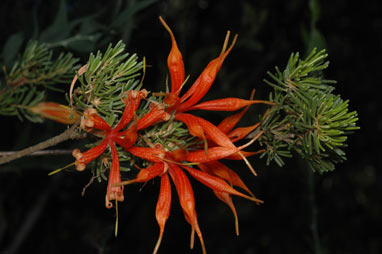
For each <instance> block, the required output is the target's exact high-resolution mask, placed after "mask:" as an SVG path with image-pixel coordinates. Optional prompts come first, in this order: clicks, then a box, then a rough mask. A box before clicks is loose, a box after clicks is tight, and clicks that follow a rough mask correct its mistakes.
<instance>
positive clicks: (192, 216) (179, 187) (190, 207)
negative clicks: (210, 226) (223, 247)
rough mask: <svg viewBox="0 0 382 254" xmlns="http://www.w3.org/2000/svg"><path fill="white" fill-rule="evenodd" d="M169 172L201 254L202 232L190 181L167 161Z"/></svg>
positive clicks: (203, 248)
mask: <svg viewBox="0 0 382 254" xmlns="http://www.w3.org/2000/svg"><path fill="white" fill-rule="evenodd" d="M169 173H170V176H171V178H172V179H173V182H174V184H175V188H176V191H177V192H178V197H179V202H180V205H181V207H182V210H183V213H184V215H185V217H186V220H187V221H188V223H190V225H191V227H192V229H193V231H194V230H195V231H196V234H197V235H198V237H199V240H200V244H201V245H202V250H203V254H205V253H206V248H205V245H204V241H203V236H202V232H201V231H200V228H199V224H198V219H197V215H196V211H195V198H194V192H193V190H192V187H191V183H190V181H189V180H188V178H187V176H186V174H185V173H184V172H183V171H182V170H181V169H180V168H179V167H178V166H177V165H175V164H173V163H169ZM191 248H193V234H192V235H191Z"/></svg>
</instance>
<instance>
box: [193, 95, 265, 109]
mask: <svg viewBox="0 0 382 254" xmlns="http://www.w3.org/2000/svg"><path fill="white" fill-rule="evenodd" d="M257 103H264V104H269V103H271V102H268V101H263V100H244V99H240V98H223V99H218V100H211V101H206V102H202V103H199V104H197V105H194V106H192V107H190V108H189V109H188V110H194V109H202V110H214V111H236V110H239V109H241V108H243V107H245V106H248V105H252V104H257ZM272 105H273V104H272Z"/></svg>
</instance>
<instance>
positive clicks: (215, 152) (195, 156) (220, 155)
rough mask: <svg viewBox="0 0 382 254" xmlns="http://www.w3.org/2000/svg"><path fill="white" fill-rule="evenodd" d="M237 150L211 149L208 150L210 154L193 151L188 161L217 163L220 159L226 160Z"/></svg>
mask: <svg viewBox="0 0 382 254" xmlns="http://www.w3.org/2000/svg"><path fill="white" fill-rule="evenodd" d="M238 151H239V149H237V148H227V147H220V146H216V147H211V148H208V154H206V153H205V151H204V150H193V151H192V152H188V154H187V161H189V162H199V163H203V162H208V161H216V160H220V159H224V158H225V157H227V156H230V155H231V154H234V153H236V152H238Z"/></svg>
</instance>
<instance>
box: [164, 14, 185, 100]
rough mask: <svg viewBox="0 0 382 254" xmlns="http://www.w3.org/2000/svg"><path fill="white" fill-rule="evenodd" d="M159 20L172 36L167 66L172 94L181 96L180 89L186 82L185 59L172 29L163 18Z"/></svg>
mask: <svg viewBox="0 0 382 254" xmlns="http://www.w3.org/2000/svg"><path fill="white" fill-rule="evenodd" d="M159 20H160V22H161V23H162V25H163V26H164V28H165V29H166V30H167V31H168V33H169V34H170V36H171V43H172V47H171V51H170V54H169V55H168V58H167V65H168V69H169V71H170V77H171V93H172V94H175V95H179V93H180V88H181V85H182V83H183V82H184V77H185V71H184V63H183V57H182V54H181V53H180V51H179V48H178V45H177V44H176V40H175V36H174V34H173V33H172V31H171V29H170V27H169V26H168V25H167V24H166V22H165V21H164V19H163V18H162V17H159Z"/></svg>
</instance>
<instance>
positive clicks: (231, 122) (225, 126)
mask: <svg viewBox="0 0 382 254" xmlns="http://www.w3.org/2000/svg"><path fill="white" fill-rule="evenodd" d="M254 96H255V89H253V90H252V92H251V96H250V100H253V98H254ZM249 106H251V105H248V106H247V107H246V108H245V109H243V110H242V111H241V112H239V113H236V114H234V115H231V116H229V117H227V118H225V119H224V120H223V121H221V123H220V124H219V125H218V126H217V127H218V128H219V129H220V130H221V131H222V132H224V133H228V132H229V131H230V130H232V129H233V128H234V127H235V126H236V124H237V123H238V122H239V121H240V119H241V118H242V117H243V115H244V114H245V112H247V110H248V109H249Z"/></svg>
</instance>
